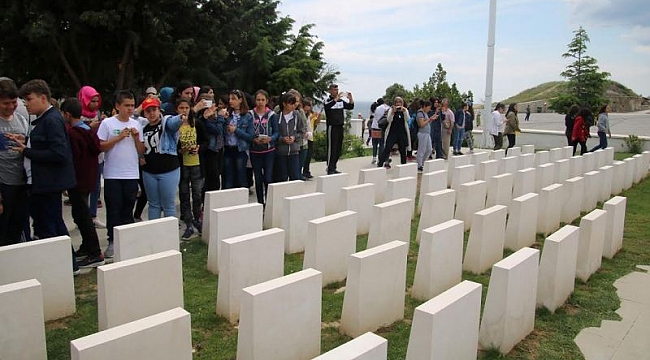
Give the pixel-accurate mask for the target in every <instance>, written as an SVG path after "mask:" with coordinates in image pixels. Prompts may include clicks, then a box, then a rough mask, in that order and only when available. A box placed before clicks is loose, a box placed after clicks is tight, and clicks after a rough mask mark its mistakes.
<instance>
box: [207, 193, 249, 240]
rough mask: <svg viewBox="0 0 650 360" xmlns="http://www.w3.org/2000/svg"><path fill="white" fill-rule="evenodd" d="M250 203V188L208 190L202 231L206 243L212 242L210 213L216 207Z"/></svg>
mask: <svg viewBox="0 0 650 360" xmlns="http://www.w3.org/2000/svg"><path fill="white" fill-rule="evenodd" d="M246 203H248V189H246V188H235V189H227V190H215V191H206V192H205V199H204V200H203V214H204V216H203V230H202V232H201V239H202V240H203V242H204V243H206V244H207V243H209V242H210V216H209V215H208V216H205V214H210V212H211V211H212V210H214V209H218V208H221V207H230V206H237V205H244V204H246Z"/></svg>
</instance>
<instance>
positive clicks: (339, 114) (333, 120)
mask: <svg viewBox="0 0 650 360" xmlns="http://www.w3.org/2000/svg"><path fill="white" fill-rule="evenodd" d="M324 107H325V121H326V123H327V126H333V125H338V126H341V125H343V124H344V123H345V111H344V110H352V109H354V103H353V104H350V103H349V102H345V101H343V100H339V101H334V99H333V98H332V97H331V96H330V97H328V98H327V102H326V103H325V106H324Z"/></svg>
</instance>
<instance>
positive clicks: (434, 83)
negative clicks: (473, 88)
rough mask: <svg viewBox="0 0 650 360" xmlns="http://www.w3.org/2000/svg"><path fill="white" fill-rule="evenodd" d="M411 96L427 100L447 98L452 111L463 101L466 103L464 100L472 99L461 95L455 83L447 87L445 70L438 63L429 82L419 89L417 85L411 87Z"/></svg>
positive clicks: (466, 95)
mask: <svg viewBox="0 0 650 360" xmlns="http://www.w3.org/2000/svg"><path fill="white" fill-rule="evenodd" d="M470 94H471V92H470ZM413 96H414V97H416V98H419V99H429V98H431V97H435V98H438V99H442V98H448V99H449V104H450V106H451V107H452V108H453V109H457V108H459V107H460V105H461V104H462V103H463V102H464V101H467V100H466V98H469V97H471V98H473V96H474V95H471V96H469V95H468V94H461V93H460V91H459V90H458V87H457V85H456V83H453V84H451V85H449V82H447V70H445V69H444V68H443V66H442V64H441V63H438V65H437V66H436V70H435V71H434V72H433V74H431V76H430V77H429V80H427V81H426V82H424V83H422V86H421V87H420V86H418V85H415V86H414V87H413Z"/></svg>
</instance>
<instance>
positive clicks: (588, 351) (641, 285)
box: [575, 266, 650, 360]
mask: <svg viewBox="0 0 650 360" xmlns="http://www.w3.org/2000/svg"><path fill="white" fill-rule="evenodd" d="M637 267H638V268H640V269H642V270H645V271H644V272H640V271H634V272H632V273H630V274H628V275H625V276H623V277H622V278H620V279H618V280H616V282H614V286H615V287H616V289H618V290H617V291H616V293H617V294H618V297H619V298H620V299H621V307H620V308H619V309H618V310H616V313H617V314H619V315H620V316H621V320H620V321H612V320H604V321H603V322H602V323H601V325H600V327H597V328H595V327H592V328H586V329H583V330H582V331H581V332H580V333H579V334H578V336H576V338H575V342H576V344H577V345H578V347H579V348H580V351H582V354H583V355H584V356H585V359H586V360H643V359H646V360H647V359H650V273H649V272H647V271H650V266H637Z"/></svg>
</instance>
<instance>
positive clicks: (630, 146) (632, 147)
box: [625, 135, 643, 154]
mask: <svg viewBox="0 0 650 360" xmlns="http://www.w3.org/2000/svg"><path fill="white" fill-rule="evenodd" d="M625 146H627V151H628V152H630V153H632V154H640V153H642V152H643V141H642V140H641V139H639V137H638V136H636V135H629V136H628V137H627V138H626V139H625Z"/></svg>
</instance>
